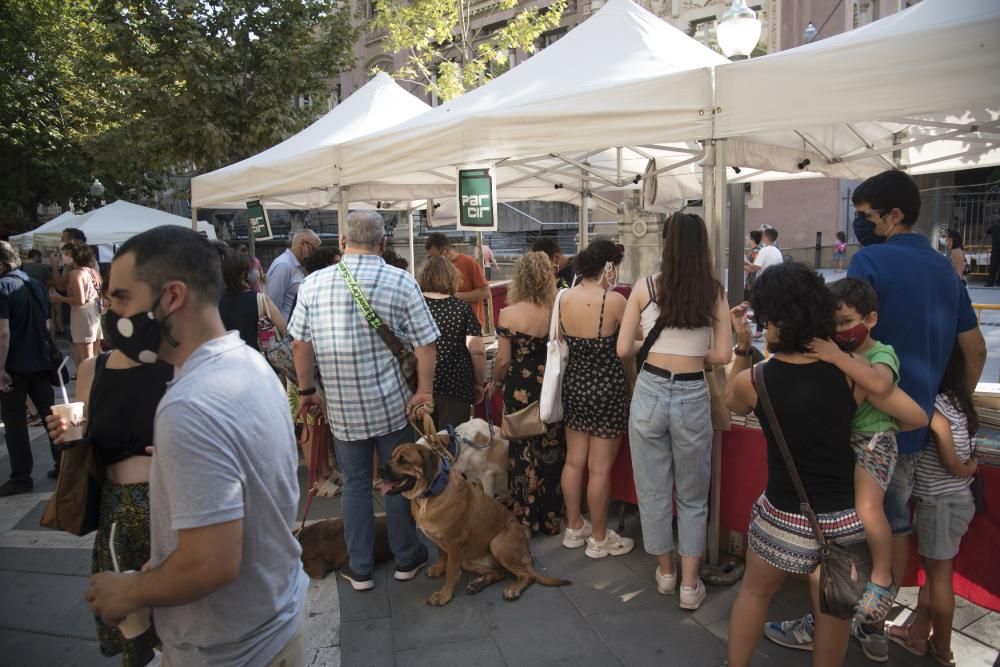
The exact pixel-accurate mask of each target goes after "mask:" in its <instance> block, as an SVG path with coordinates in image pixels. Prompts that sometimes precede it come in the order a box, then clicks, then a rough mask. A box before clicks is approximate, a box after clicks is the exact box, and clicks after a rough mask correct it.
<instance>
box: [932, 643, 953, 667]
mask: <svg viewBox="0 0 1000 667" xmlns="http://www.w3.org/2000/svg"><path fill="white" fill-rule="evenodd" d="M927 655H929V656H931V657H932V658H934V662H936V663H937V664H939V665H944V666H945V667H955V665H957V664H958V663H957V662H955V654H954V653H953V652H952V651H948V652H947V653H944V652H943V651H942V650H941V649H939V648H938V647H937V646H936V645H935V644H934V642H933V641H931V640H930V639H928V640H927Z"/></svg>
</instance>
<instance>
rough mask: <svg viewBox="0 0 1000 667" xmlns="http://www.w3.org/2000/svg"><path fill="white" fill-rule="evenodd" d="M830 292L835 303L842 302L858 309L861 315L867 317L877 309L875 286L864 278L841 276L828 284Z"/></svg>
mask: <svg viewBox="0 0 1000 667" xmlns="http://www.w3.org/2000/svg"><path fill="white" fill-rule="evenodd" d="M830 293H831V294H833V298H834V299H836V301H837V305H838V306H839V305H840V304H844V305H845V306H849V307H851V308H853V309H854V310H856V311H858V315H860V316H861V317H868V316H869V315H870V314H871V313H874V312H875V311H877V310H878V294H877V293H876V292H875V288H874V287H872V286H871V285H869V284H868V283H867V282H866V281H864V280H859V279H857V278H841V279H840V280H838V281H837V282H835V283H831V284H830Z"/></svg>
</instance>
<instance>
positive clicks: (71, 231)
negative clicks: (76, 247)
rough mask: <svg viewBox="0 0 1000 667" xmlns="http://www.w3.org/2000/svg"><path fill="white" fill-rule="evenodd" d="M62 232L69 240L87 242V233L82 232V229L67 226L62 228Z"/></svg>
mask: <svg viewBox="0 0 1000 667" xmlns="http://www.w3.org/2000/svg"><path fill="white" fill-rule="evenodd" d="M62 233H63V234H65V235H66V236H67V237H68V238H69V240H70V241H79V242H80V243H86V242H87V235H86V234H84V233H83V230H82V229H77V228H76V227H67V228H66V229H64V230H62Z"/></svg>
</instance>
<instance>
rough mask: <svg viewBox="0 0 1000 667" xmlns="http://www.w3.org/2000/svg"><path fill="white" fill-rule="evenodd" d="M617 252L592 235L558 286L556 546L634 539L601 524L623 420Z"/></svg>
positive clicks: (612, 551)
mask: <svg viewBox="0 0 1000 667" xmlns="http://www.w3.org/2000/svg"><path fill="white" fill-rule="evenodd" d="M622 257H623V253H622V251H621V250H619V249H618V247H617V246H615V244H614V243H612V242H611V241H603V240H601V241H594V242H593V243H591V244H590V245H589V246H587V247H586V248H585V249H584V250H583V251H581V252H580V254H578V255H577V256H576V259H575V262H574V263H575V269H576V274H577V276H578V277H579V279H580V282H578V283H577V284H576V286H575V287H573V288H572V289H569V290H566V291H565V292H563V293H562V297H561V298H560V302H559V320H560V321H559V326H560V328H561V330H562V332H563V337H564V338H565V340H566V345H567V346H568V347H569V363H568V364H567V366H566V376H565V378H564V379H563V386H562V401H563V413H564V423H565V427H566V465H565V466H563V472H562V491H563V497H564V498H565V499H566V530H565V531H564V532H563V546H564V547H567V548H570V549H573V548H577V547H582V546H584V545H586V546H587V548H586V551H585V553H586V555H587V556H588V557H590V558H605V557H607V556H622V555H624V554H627V553H628V552H630V551H632V549H633V547H635V542H634V541H633V540H632V539H631V538H628V537H621V536H620V535H618V534H617V533H616V532H615V531H613V530H611V529H610V528H608V526H607V523H608V522H607V519H608V501H609V500H610V498H611V466H612V465H614V462H615V457H616V456H617V454H618V446H619V445H620V444H621V441H622V436H623V435H625V431H626V429H627V428H628V403H627V402H626V400H627V399H626V393H627V389H626V385H625V367H624V366H623V365H622V361H621V359H619V358H618V356H617V355H616V353H615V352H616V346H617V344H618V332H619V330H620V327H621V321H622V316H623V315H624V313H625V297H623V296H622V295H621V294H618V293H617V292H615V291H613V290H612V288H613V287H614V286H615V283H616V282H617V279H618V267H619V265H620V264H621V261H622ZM584 470H587V471H588V473H589V479H588V481H587V508H588V509H589V510H590V521H587V520H586V519H584V518H583V515H582V514H581V513H580V508H581V505H582V495H583V494H582V490H583V472H584Z"/></svg>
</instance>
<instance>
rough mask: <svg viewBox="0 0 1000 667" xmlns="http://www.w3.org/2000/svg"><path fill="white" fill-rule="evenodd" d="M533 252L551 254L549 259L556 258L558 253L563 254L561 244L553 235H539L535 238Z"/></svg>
mask: <svg viewBox="0 0 1000 667" xmlns="http://www.w3.org/2000/svg"><path fill="white" fill-rule="evenodd" d="M531 252H544V253H545V254H546V255H548V256H549V259H555V257H556V255H561V254H562V250H560V249H559V244H558V243H556V240H555V239H554V238H552V237H551V236H539V237H538V238H537V239H535V242H534V243H532V244H531Z"/></svg>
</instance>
